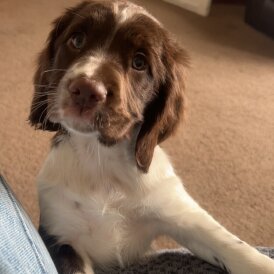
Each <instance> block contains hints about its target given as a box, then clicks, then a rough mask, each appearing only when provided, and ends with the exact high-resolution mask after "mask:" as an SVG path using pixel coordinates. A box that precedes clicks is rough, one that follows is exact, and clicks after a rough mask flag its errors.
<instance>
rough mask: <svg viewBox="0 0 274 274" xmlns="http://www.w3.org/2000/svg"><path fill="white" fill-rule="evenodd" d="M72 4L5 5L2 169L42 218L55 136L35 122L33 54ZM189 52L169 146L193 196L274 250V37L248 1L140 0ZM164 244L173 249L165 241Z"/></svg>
mask: <svg viewBox="0 0 274 274" xmlns="http://www.w3.org/2000/svg"><path fill="white" fill-rule="evenodd" d="M76 2H78V1H74V0H59V1H56V0H28V1H21V0H1V2H0V41H1V43H0V60H1V62H0V125H1V127H0V172H1V173H2V174H4V176H5V177H6V178H7V180H8V181H9V182H10V184H11V186H12V188H13V189H14V191H15V193H16V195H17V196H18V198H19V199H20V201H21V202H22V204H23V205H24V207H25V208H26V210H27V212H28V213H29V214H30V216H31V218H32V220H33V221H34V222H35V224H37V222H38V216H39V211H38V206H37V196H36V188H35V177H36V175H37V173H38V171H39V168H40V167H41V165H42V163H43V160H44V158H45V156H46V154H47V151H48V147H49V140H50V138H51V134H50V133H45V132H38V131H34V129H32V128H30V126H29V125H28V123H27V117H28V112H29V106H30V101H31V96H32V92H33V87H32V76H33V73H34V70H35V59H36V56H37V53H38V52H39V51H40V50H41V48H42V46H43V44H44V41H45V37H46V35H47V33H48V32H49V30H50V24H49V23H50V22H51V21H52V20H53V19H54V18H55V17H56V16H58V15H59V14H60V12H61V11H62V10H63V9H64V7H67V6H71V5H73V4H74V3H76ZM137 2H139V3H141V4H143V5H144V6H145V7H147V8H148V9H149V10H150V11H151V13H153V14H154V15H155V16H156V17H157V18H158V19H159V20H160V21H162V22H163V24H164V25H165V26H166V27H167V28H168V29H169V30H170V31H171V32H173V33H174V35H175V36H176V37H177V39H178V41H179V42H180V43H181V44H182V45H183V46H184V47H185V49H186V50H187V51H188V52H189V54H190V56H191V59H192V67H191V69H190V70H189V76H188V84H187V97H188V108H187V113H188V114H187V119H186V121H185V123H184V124H182V125H181V126H180V128H179V130H178V132H177V135H176V136H175V137H173V138H172V139H170V140H169V141H167V142H166V143H165V144H164V147H165V149H166V151H167V152H168V153H169V155H170V157H171V159H172V161H173V163H174V165H175V168H176V170H177V173H178V174H179V175H180V176H181V178H182V179H183V180H184V184H185V187H186V188H187V189H188V191H189V192H190V193H191V194H192V195H193V197H195V199H196V200H197V201H198V202H199V203H200V204H201V205H202V206H203V207H204V208H206V209H207V210H208V211H209V212H210V213H211V214H212V215H213V216H214V217H215V218H216V219H217V220H219V221H220V222H221V223H222V224H223V225H225V226H226V227H227V228H228V229H229V230H231V231H232V232H233V233H235V234H237V235H238V236H239V237H240V238H242V239H243V240H245V241H248V242H249V243H251V244H254V245H265V246H274V201H273V197H274V119H273V117H274V42H273V40H271V39H270V38H268V37H266V36H264V35H263V34H260V33H258V32H257V31H255V30H253V29H252V28H250V27H249V26H248V25H246V24H244V22H243V18H244V7H242V6H240V5H235V6H233V5H223V4H217V5H215V6H214V7H213V9H212V12H211V14H210V16H209V17H208V18H203V17H200V16H198V15H195V14H192V13H190V12H187V11H184V10H181V9H179V8H177V7H174V6H171V5H169V4H167V3H163V2H161V1H159V0H145V1H137ZM156 246H157V247H171V246H174V245H173V243H172V242H171V241H170V240H167V239H161V240H160V241H158V242H157V243H156Z"/></svg>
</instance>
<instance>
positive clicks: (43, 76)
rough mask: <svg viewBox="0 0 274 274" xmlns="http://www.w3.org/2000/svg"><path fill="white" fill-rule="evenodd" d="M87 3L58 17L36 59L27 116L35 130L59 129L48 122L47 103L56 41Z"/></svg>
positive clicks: (54, 70) (50, 87)
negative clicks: (32, 90)
mask: <svg viewBox="0 0 274 274" xmlns="http://www.w3.org/2000/svg"><path fill="white" fill-rule="evenodd" d="M87 4H88V2H83V3H81V4H79V5H78V6H76V7H75V8H72V9H68V10H67V11H66V12H65V14H64V15H62V16H60V17H59V18H57V19H56V20H55V21H54V22H53V28H52V30H51V32H50V34H49V36H48V39H47V42H46V46H45V48H44V49H43V51H42V52H41V53H40V55H39V57H38V62H37V63H38V65H37V70H36V73H35V75H34V79H33V82H34V94H33V99H32V104H31V108H30V114H29V122H30V124H31V125H32V126H34V127H35V129H42V130H49V131H57V130H59V129H60V125H59V124H55V123H52V122H51V121H49V120H48V102H49V100H50V98H49V94H50V93H51V94H52V92H53V91H52V88H53V85H56V83H51V82H52V80H50V78H51V77H52V75H53V74H56V71H57V70H56V69H58V68H54V60H55V55H56V41H57V39H58V38H59V37H60V35H61V34H62V33H63V32H64V31H65V30H66V28H67V26H68V25H69V23H70V22H71V20H72V18H73V16H75V14H77V13H78V12H79V10H81V9H82V8H83V7H84V6H85V5H87Z"/></svg>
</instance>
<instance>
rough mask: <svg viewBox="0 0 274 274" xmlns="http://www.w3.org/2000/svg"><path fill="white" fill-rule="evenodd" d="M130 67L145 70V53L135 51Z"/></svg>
mask: <svg viewBox="0 0 274 274" xmlns="http://www.w3.org/2000/svg"><path fill="white" fill-rule="evenodd" d="M132 67H133V68H134V69H136V70H139V71H141V70H145V69H146V68H147V59H146V55H145V54H144V53H142V52H137V53H136V54H135V55H134V57H133V60H132Z"/></svg>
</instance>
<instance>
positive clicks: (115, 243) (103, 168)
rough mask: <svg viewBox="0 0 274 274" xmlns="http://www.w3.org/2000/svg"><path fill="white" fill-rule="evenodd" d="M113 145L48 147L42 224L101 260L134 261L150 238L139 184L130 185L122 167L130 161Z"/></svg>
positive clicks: (127, 166)
mask: <svg viewBox="0 0 274 274" xmlns="http://www.w3.org/2000/svg"><path fill="white" fill-rule="evenodd" d="M78 143H79V142H78ZM116 149H117V148H113V149H111V148H109V149H104V147H97V146H94V147H89V146H88V145H86V143H84V144H81V146H79V148H78V147H76V148H75V146H73V145H71V144H70V143H69V142H64V143H63V144H61V145H59V147H58V148H56V149H54V150H52V151H51V153H50V154H49V156H48V158H47V161H46V163H45V165H44V167H43V169H42V170H41V172H40V175H39V180H38V181H39V200H40V207H41V224H42V225H43V226H44V227H45V228H46V230H47V232H48V233H50V234H51V235H54V236H57V237H58V239H59V240H60V242H61V243H67V244H70V245H72V246H73V247H74V248H75V249H76V250H77V251H78V253H81V254H84V255H87V256H88V257H90V258H92V260H93V261H96V262H99V263H101V264H107V263H109V262H113V261H116V262H117V261H118V262H120V263H122V262H126V261H132V260H133V259H135V258H136V257H138V256H139V255H141V254H143V253H144V251H145V250H146V249H147V247H148V246H149V244H150V240H151V238H152V237H153V235H152V232H151V231H152V230H151V225H153V224H152V221H148V219H149V218H147V213H145V210H144V207H143V206H142V197H143V194H142V193H141V191H140V189H141V188H137V187H134V189H133V190H132V189H131V187H130V186H136V185H137V183H136V181H134V180H135V179H134V178H135V176H133V175H132V176H131V175H129V174H130V173H129V172H126V171H127V170H130V168H131V166H130V165H131V164H130V162H129V161H128V160H126V159H124V157H125V156H124V155H126V154H124V153H121V152H120V151H119V150H118V149H117V151H116ZM125 181H126V182H127V183H125ZM126 185H127V186H126Z"/></svg>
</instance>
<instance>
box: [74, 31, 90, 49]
mask: <svg viewBox="0 0 274 274" xmlns="http://www.w3.org/2000/svg"><path fill="white" fill-rule="evenodd" d="M70 43H71V45H72V46H73V47H74V48H76V49H82V48H83V47H84V46H85V44H86V35H85V33H84V32H76V33H74V34H73V35H72V36H71V38H70Z"/></svg>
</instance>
